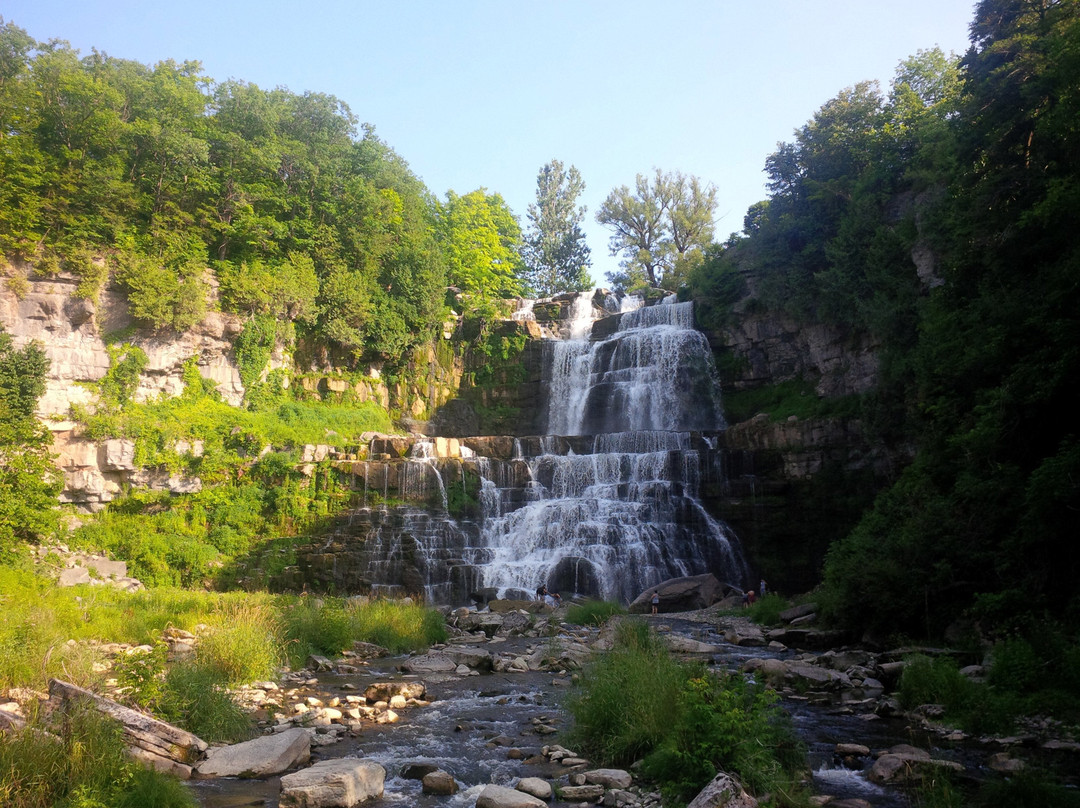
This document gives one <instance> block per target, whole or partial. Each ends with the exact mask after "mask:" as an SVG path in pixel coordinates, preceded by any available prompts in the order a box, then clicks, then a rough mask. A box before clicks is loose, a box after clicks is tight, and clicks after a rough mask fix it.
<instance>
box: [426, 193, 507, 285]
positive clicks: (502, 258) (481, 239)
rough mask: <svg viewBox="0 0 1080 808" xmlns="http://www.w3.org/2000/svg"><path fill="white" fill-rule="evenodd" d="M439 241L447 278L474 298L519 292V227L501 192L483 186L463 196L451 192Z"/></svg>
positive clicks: (442, 210) (442, 214)
mask: <svg viewBox="0 0 1080 808" xmlns="http://www.w3.org/2000/svg"><path fill="white" fill-rule="evenodd" d="M439 240H440V243H441V244H442V248H443V251H444V253H445V255H446V259H447V267H448V271H447V279H448V280H449V282H450V283H451V284H452V285H454V286H456V287H458V288H459V289H461V291H462V292H464V293H466V294H467V295H469V296H470V297H471V298H474V299H475V300H476V302H482V301H484V300H485V299H490V298H492V297H495V298H507V297H514V296H515V295H517V294H518V293H519V292H520V291H521V281H520V279H519V278H520V275H521V273H522V263H521V255H520V252H519V251H520V247H521V227H520V226H519V225H518V223H517V220H516V219H515V218H514V215H513V213H511V212H510V209H509V208H508V207H507V205H506V202H505V201H504V200H503V198H502V197H501V196H499V194H489V193H487V191H486V189H484V188H479V189H477V190H475V191H472V192H471V193H468V194H465V195H464V196H458V195H457V194H455V193H454V192H453V191H447V193H446V203H445V204H444V205H442V206H441V208H440V215H439Z"/></svg>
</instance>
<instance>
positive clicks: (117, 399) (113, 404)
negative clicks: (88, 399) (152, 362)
mask: <svg viewBox="0 0 1080 808" xmlns="http://www.w3.org/2000/svg"><path fill="white" fill-rule="evenodd" d="M106 350H108V352H109V370H108V371H107V372H106V373H105V375H104V376H103V377H102V379H101V381H99V382H98V383H97V387H98V396H99V401H100V404H101V406H102V408H103V409H104V410H105V411H106V412H115V411H117V410H121V409H123V408H124V407H126V406H127V405H128V403H129V402H130V401H131V397H132V396H133V395H134V394H135V390H136V388H138V386H139V377H140V376H141V375H142V372H143V370H144V369H145V368H146V363H147V362H148V361H149V360H148V359H147V356H146V352H145V351H144V350H143V349H142V348H140V347H139V346H138V345H129V344H122V345H107V346H106Z"/></svg>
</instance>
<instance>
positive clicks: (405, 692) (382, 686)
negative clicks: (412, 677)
mask: <svg viewBox="0 0 1080 808" xmlns="http://www.w3.org/2000/svg"><path fill="white" fill-rule="evenodd" d="M426 692H427V688H426V687H424V683H423V682H375V683H373V684H370V685H368V686H367V688H366V689H365V690H364V698H365V699H367V700H368V701H369V702H376V701H387V702H388V701H390V699H392V698H393V697H394V696H404V697H405V698H406V699H422V698H423V697H424V694H425V693H426Z"/></svg>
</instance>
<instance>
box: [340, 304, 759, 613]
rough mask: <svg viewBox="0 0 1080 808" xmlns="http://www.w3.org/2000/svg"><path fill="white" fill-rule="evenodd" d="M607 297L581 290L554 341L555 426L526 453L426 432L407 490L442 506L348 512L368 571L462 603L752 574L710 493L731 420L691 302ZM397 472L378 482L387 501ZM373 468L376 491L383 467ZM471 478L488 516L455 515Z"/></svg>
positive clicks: (614, 591)
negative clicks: (439, 445)
mask: <svg viewBox="0 0 1080 808" xmlns="http://www.w3.org/2000/svg"><path fill="white" fill-rule="evenodd" d="M595 299H596V298H595V296H594V294H593V293H591V292H589V293H583V294H581V295H579V296H577V298H576V299H575V300H574V301H573V303H572V305H571V306H570V316H569V318H567V320H566V321H565V322H564V324H563V326H562V327H561V329H559V330H560V331H561V332H562V334H563V338H559V339H554V338H553V339H548V340H545V343H544V344H545V348H546V360H545V367H546V368H547V370H546V371H545V372H546V384H545V387H546V389H547V393H548V395H547V400H546V401H545V402H543V403H544V412H546V420H547V429H546V432H547V433H548V434H546V435H541V436H530V437H520V438H513V439H512V440H513V442H514V443H513V445H514V450H513V456H512V457H510V456H509V453H506V454H504V455H503V456H501V457H498V458H495V457H484V456H481V455H479V454H477V453H476V452H474V451H471V450H468V449H463V450H462V452H461V457H460V458H447V457H445V456H444V457H441V458H440V457H437V456H436V455H437V453H436V451H435V447H434V443H433V441H431V440H422V441H419V442H416V443H415V444H414V446H413V448H412V452H411V456H410V457H409V458H408V459H407V460H406V461H405V462H404V463H402V464H401V466H400V471H399V472H398V475H399V480H398V483H397V486H398V490H400V491H401V492H402V493H403V494H404V495H405V496H406V498H407V499H409V500H411V501H417V500H423V501H426V502H428V503H430V504H429V506H428V507H426V508H425V507H418V506H398V507H395V508H386V507H385V506H374V507H364V508H361V509H358V510H357V511H356V512H354V513H352V514H350V515H349V516H348V517H347V518H346V519H345V520H343V522H342V526H341V528H340V529H339V531H338V534H337V535H336V536H334V537H333V538H334V539H335V540H340V542H339V543H340V544H341V545H342V546H346V547H347V546H350V545H351V546H353V547H360V548H362V550H361V552H363V553H366V560H365V561H364V562H363V563H362V564H361V565H360V567H358V568H357V570H356V573H355V578H354V579H355V580H358V581H360V580H362V581H364V582H366V585H367V587H368V588H370V590H371V591H372V592H374V593H376V594H387V595H395V594H409V593H413V592H416V591H418V590H422V591H423V592H424V595H425V598H426V600H427V601H428V602H429V603H436V604H451V605H460V604H463V603H468V602H469V599H470V597H471V596H472V595H474V593H478V592H485V593H487V594H486V595H485V597H491V596H495V595H497V596H500V597H518V598H520V597H529V596H530V594H531V593H533V592H535V590H536V589H537V587H538V586H539V585H541V584H543V585H546V586H547V588H548V590H549V591H551V592H560V593H562V594H563V595H564V596H570V595H581V596H586V597H592V598H600V599H604V600H611V601H619V602H622V603H629V602H630V601H632V600H633V599H634V598H636V597H637V596H638V595H639V594H640V593H641V592H643V591H645V590H646V589H648V588H649V587H651V586H654V585H656V584H658V583H660V582H661V581H664V580H667V579H670V578H677V577H682V576H687V575H698V574H702V573H706V572H712V573H713V574H715V575H716V576H717V577H718V578H720V579H721V580H722V581H724V582H727V583H731V584H734V585H736V586H740V587H741V586H743V585H744V584H745V583H746V581H747V574H746V568H745V563H744V561H743V559H742V555H741V551H740V549H739V545H738V542H737V540H736V539H735V538H734V536H732V535H731V534H730V533H729V531H728V529H727V527H726V526H725V525H724V524H723V523H722V522H720V521H718V520H717V519H716V518H715V517H714V516H712V515H711V514H710V513H709V511H708V510H707V509H706V508H705V507H704V506H703V504H702V496H701V495H702V488H703V486H704V485H712V486H714V487H719V485H718V484H719V481H720V475H721V466H720V463H719V459H718V458H719V455H718V453H717V451H716V443H717V440H716V436H717V434H718V433H719V431H720V430H722V429H723V427H724V421H723V417H722V415H721V410H720V391H719V386H718V384H717V378H716V372H715V368H714V366H713V363H712V354H711V351H710V349H709V346H708V343H707V342H706V340H705V338H704V336H703V335H702V334H701V333H700V332H698V331H697V330H695V329H694V327H693V308H692V304H691V303H676V302H674V301H673V300H672V301H668V302H664V303H661V304H659V305H654V306H642V305H641V300H640V299H638V298H623V299H621V300H615V299H612V300H610V301H609V305H610V306H611V308H612V309H613V310H612V311H609V312H606V313H605V312H600V311H598V310H596V309H594V300H595ZM518 315H519V316H521V317H528V316H531V308H530V307H527V306H526V307H523V308H522V309H521V310H520V311H519V312H518ZM502 440H506V441H509V440H511V438H506V439H502ZM389 478H390V473H389V472H388V473H386V475H385V476H384V477H383V478H382V481H381V486H380V485H379V483H378V481H376V482H375V484H374V485H375V488H374V490H375V492H376V493H380V494H381V495H382V497H383V499H385V498H386V494H387V491H388V486H389ZM363 479H364V483H363V485H364V489H363V494H364V497H365V498H366V496H367V493H368V490H369V486H370V485H371V483H369V480H371V479H373V478H372V475H371V474H368V473H365V474H364V478H363ZM470 479H472V480H479V485H478V487H477V496H476V500H477V502H476V503H475V508H474V512H473V513H470V514H469V516H468V517H463V516H457V517H455V516H452V515H451V513H450V512H449V511H450V508H449V502H450V499H449V492H452V491H454V492H456V491H464V490H465V489H466V488H467V486H468V484H469V483H468V481H469V480H470ZM365 504H366V503H365ZM335 563H339V564H346V563H347V562H346V561H344V560H340V561H338V562H335ZM340 571H343V570H339V572H340ZM347 572H349V574H352V573H351V571H347ZM336 580H337V581H342V582H343V583H344V585H345V586H346V587H348V582H349V580H350V579H349V577H348V575H338V576H337V578H336ZM360 591H365V590H364V589H361V590H360Z"/></svg>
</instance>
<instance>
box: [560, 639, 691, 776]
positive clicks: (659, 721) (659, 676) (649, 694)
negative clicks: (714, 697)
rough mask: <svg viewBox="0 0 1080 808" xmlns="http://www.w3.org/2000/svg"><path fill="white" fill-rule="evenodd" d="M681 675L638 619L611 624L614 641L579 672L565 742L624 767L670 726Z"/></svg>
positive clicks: (661, 737)
mask: <svg viewBox="0 0 1080 808" xmlns="http://www.w3.org/2000/svg"><path fill="white" fill-rule="evenodd" d="M685 678H686V677H685V674H684V672H683V670H682V668H681V667H680V666H679V664H678V663H677V662H676V661H675V660H674V659H672V657H671V655H670V654H669V653H668V651H667V649H666V648H665V646H664V644H663V642H662V641H661V640H660V639H659V638H658V637H657V636H656V635H655V634H653V633H652V632H651V631H650V630H649V627H648V626H647V625H646V624H645V623H643V622H641V621H639V620H624V621H621V622H620V623H619V624H618V626H617V627H616V634H615V645H614V646H613V647H612V649H611V651H610V652H608V653H605V654H603V655H601V656H599V657H597V658H596V659H595V660H594V661H593V662H591V663H590V664H589V665H588V666H587V667H586V669H585V670H584V672H583V673H582V686H581V689H580V690H577V691H576V692H574V693H572V694H571V696H570V698H569V700H568V702H567V708H568V710H569V711H570V714H571V715H572V716H573V717H574V726H573V729H572V730H571V732H570V738H569V742H570V743H571V744H573V745H574V748H576V749H580V751H582V752H583V753H584V754H585V755H587V756H588V757H589V758H590V759H593V760H596V761H597V762H599V763H601V764H603V765H608V764H612V765H629V764H630V763H633V762H634V761H635V760H637V759H638V758H640V757H642V756H643V755H645V754H647V753H648V752H650V751H652V750H653V749H655V748H657V747H658V746H659V745H660V744H661V743H662V741H663V740H664V739H665V738H666V737H667V735H668V733H669V732H670V731H671V727H672V726H673V725H674V722H673V716H672V705H675V704H677V703H678V701H679V694H680V692H681V690H682V687H683V684H684V682H685Z"/></svg>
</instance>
